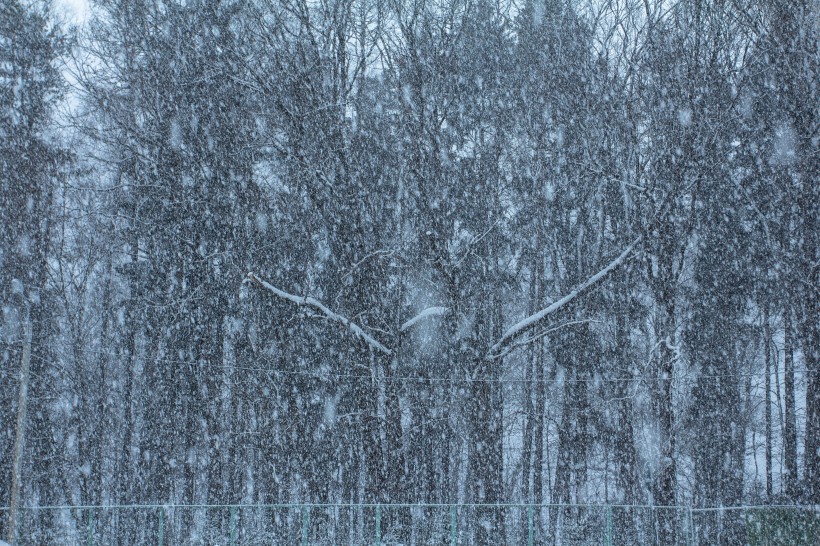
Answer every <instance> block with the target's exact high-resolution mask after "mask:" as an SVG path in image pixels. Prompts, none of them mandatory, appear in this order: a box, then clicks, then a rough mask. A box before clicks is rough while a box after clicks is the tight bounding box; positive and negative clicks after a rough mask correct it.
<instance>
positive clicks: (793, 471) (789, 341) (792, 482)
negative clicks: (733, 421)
mask: <svg viewBox="0 0 820 546" xmlns="http://www.w3.org/2000/svg"><path fill="white" fill-rule="evenodd" d="M783 329H784V338H783V339H784V342H783V350H784V352H785V354H784V357H783V373H784V375H785V382H784V402H785V403H786V410H785V417H786V422H785V426H784V430H783V449H784V456H785V463H786V476H785V480H786V496H787V497H788V498H789V499H790V500H795V499H796V498H797V495H798V491H797V418H796V416H795V396H794V345H793V344H794V339H793V335H792V320H791V309H789V308H788V307H787V308H786V309H785V312H784V313H783Z"/></svg>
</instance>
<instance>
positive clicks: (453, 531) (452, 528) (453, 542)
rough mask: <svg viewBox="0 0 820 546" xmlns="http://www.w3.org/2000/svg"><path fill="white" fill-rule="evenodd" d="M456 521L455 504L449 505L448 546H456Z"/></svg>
mask: <svg viewBox="0 0 820 546" xmlns="http://www.w3.org/2000/svg"><path fill="white" fill-rule="evenodd" d="M457 523H458V515H457V514H456V505H455V504H453V505H451V506H450V546H456V524H457Z"/></svg>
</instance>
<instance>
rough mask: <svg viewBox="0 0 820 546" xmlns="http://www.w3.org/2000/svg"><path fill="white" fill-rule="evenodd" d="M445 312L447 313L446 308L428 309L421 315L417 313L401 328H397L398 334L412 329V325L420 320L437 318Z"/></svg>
mask: <svg viewBox="0 0 820 546" xmlns="http://www.w3.org/2000/svg"><path fill="white" fill-rule="evenodd" d="M446 312H447V308H446V307H428V308H427V309H425V310H424V311H422V312H421V313H419V314H418V315H416V316H415V317H413V318H411V319H409V320H407V321H406V322H405V323H404V324H402V325H401V327H400V328H399V331H400V332H404V331H407V330H408V329H409V328H412V327H413V325H414V324H416V323H417V322H419V321H420V320H424V319H426V318H427V317H437V316H440V315H443V314H444V313H446Z"/></svg>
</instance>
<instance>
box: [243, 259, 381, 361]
mask: <svg viewBox="0 0 820 546" xmlns="http://www.w3.org/2000/svg"><path fill="white" fill-rule="evenodd" d="M248 278H249V279H250V280H251V281H253V282H254V283H256V284H257V285H258V286H261V287H262V288H264V289H265V290H267V291H268V292H272V293H273V294H274V295H276V296H279V297H280V298H282V299H285V300H288V301H290V302H292V303H295V304H296V305H300V306H303V307H312V308H313V309H316V310H317V311H319V312H320V313H322V314H323V315H324V316H326V317H327V318H328V319H330V320H332V321H334V322H338V323H340V324H342V325H343V326H345V327H346V328H347V329H348V330H350V331H351V332H353V334H354V335H355V336H357V337H359V338H360V339H361V340H363V341H364V342H365V343H367V344H368V345H370V347H372V348H373V349H376V350H377V351H380V352H382V353H384V354H386V355H391V354H393V351H391V350H390V349H388V348H387V347H385V346H384V345H382V344H381V343H379V342H378V341H376V339H375V338H373V336H371V335H369V334H368V333H367V332H365V331H364V330H363V329H362V328H361V326H359V325H358V324H356V323H354V322H351V321H350V320H349V319H347V317H344V316H342V315H339V314H338V313H334V312H333V311H331V310H330V309H328V308H327V307H326V306H325V305H324V304H323V303H322V302H320V301H319V300H317V299H315V298H311V297H309V296H304V297H303V296H296V295H294V294H289V293H288V292H285V291H284V290H279V289H278V288H276V287H275V286H273V285H272V284H270V283H269V282H267V281H265V280H263V279H261V278H259V277H258V276H257V275H256V274H255V273H248Z"/></svg>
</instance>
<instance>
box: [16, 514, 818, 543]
mask: <svg viewBox="0 0 820 546" xmlns="http://www.w3.org/2000/svg"><path fill="white" fill-rule="evenodd" d="M7 510H8V508H0V516H3V520H5V519H6V518H7ZM662 521H669V522H673V523H672V524H673V525H674V527H675V531H676V533H675V536H676V539H675V543H674V545H673V546H678V545H680V546H705V545H712V544H725V545H734V544H738V545H747V544H748V545H750V546H803V545H811V546H815V545H817V544H820V506H745V507H725V508H689V507H679V506H671V507H661V506H634V505H616V504H612V505H566V504H537V505H536V504H252V505H250V504H130V505H119V506H29V507H21V509H20V512H19V515H18V525H17V529H18V536H17V545H16V546H28V545H29V544H66V545H71V544H75V545H78V546H80V545H86V546H100V545H120V544H123V545H124V544H128V545H131V544H150V545H157V546H168V545H188V544H191V545H194V544H207V545H214V546H216V545H223V546H240V545H251V544H253V545H256V544H288V545H290V544H301V545H303V546H308V545H310V546H316V545H325V544H328V545H329V544H375V545H377V546H381V545H385V546H387V545H399V544H401V545H416V544H441V545H451V546H456V545H471V544H486V543H488V541H491V542H492V543H506V544H522V545H523V544H527V545H529V546H534V545H556V546H557V545H567V546H587V545H596V546H598V545H604V546H615V545H632V544H656V545H658V546H667V545H660V542H659V538H658V536H659V533H658V525H659V524H660V522H662ZM4 522H5V521H4Z"/></svg>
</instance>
